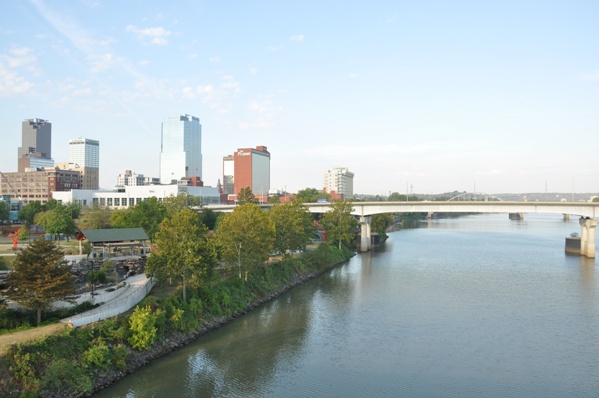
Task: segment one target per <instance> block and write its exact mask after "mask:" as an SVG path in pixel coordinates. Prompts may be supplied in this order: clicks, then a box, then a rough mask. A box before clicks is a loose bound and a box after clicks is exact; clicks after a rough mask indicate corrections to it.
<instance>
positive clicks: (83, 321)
mask: <svg viewBox="0 0 599 398" xmlns="http://www.w3.org/2000/svg"><path fill="white" fill-rule="evenodd" d="M125 282H127V287H123V288H120V289H117V290H115V292H118V294H113V295H112V297H111V298H109V296H108V294H109V293H114V292H104V293H99V294H98V295H96V294H94V300H95V302H96V303H100V301H99V300H100V299H102V298H105V299H106V301H102V303H103V304H102V305H100V306H99V307H97V308H94V309H92V310H89V311H86V312H83V313H81V314H78V315H75V316H73V317H71V318H67V319H61V321H60V322H59V323H54V324H51V325H47V326H40V327H36V328H32V329H28V330H24V331H20V332H14V333H9V334H3V335H0V355H4V354H5V353H6V350H8V347H10V345H12V344H17V343H25V342H28V341H31V340H37V339H41V338H43V337H45V336H48V335H51V334H56V333H60V332H61V331H63V330H64V329H65V328H67V327H69V326H71V327H78V326H83V325H88V324H90V323H93V322H97V321H100V320H104V319H107V318H110V317H113V316H116V315H119V314H122V313H123V312H126V311H128V310H130V309H131V308H133V307H134V306H135V305H137V303H139V302H140V301H141V300H142V299H143V298H144V297H146V295H147V294H148V293H149V292H150V290H152V287H154V284H155V282H154V280H153V279H152V278H150V279H148V278H146V276H145V275H144V274H140V275H134V276H131V277H129V278H127V279H126V280H125ZM119 290H120V291H121V292H119ZM100 292H101V291H100ZM90 296H91V294H90V293H84V294H83V295H82V296H81V297H80V299H79V300H78V301H80V300H81V299H83V301H85V300H89V299H90Z"/></svg>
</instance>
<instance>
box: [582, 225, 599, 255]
mask: <svg viewBox="0 0 599 398" xmlns="http://www.w3.org/2000/svg"><path fill="white" fill-rule="evenodd" d="M578 222H579V223H580V254H581V255H582V256H586V257H589V258H595V228H596V227H597V220H595V219H592V218H584V217H580V219H579V220H578Z"/></svg>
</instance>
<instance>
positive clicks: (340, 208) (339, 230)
mask: <svg viewBox="0 0 599 398" xmlns="http://www.w3.org/2000/svg"><path fill="white" fill-rule="evenodd" d="M352 210H353V207H352V202H351V201H348V200H338V201H335V202H333V203H331V209H330V210H329V211H328V212H326V213H325V214H324V215H323V216H322V219H321V222H320V224H321V225H322V227H323V228H324V229H325V230H326V231H327V240H329V241H332V242H338V244H339V250H341V245H342V244H345V245H346V246H351V243H352V241H353V239H354V237H355V233H356V227H357V226H358V222H357V221H356V219H355V218H354V216H353V215H352V214H351V212H352Z"/></svg>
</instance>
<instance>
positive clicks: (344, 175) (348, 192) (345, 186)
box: [324, 167, 354, 199]
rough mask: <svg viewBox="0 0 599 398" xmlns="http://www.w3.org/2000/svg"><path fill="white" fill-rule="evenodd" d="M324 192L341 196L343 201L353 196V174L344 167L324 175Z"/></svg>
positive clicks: (328, 171)
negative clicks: (333, 192)
mask: <svg viewBox="0 0 599 398" xmlns="http://www.w3.org/2000/svg"><path fill="white" fill-rule="evenodd" d="M324 190H325V191H326V192H331V191H335V192H337V193H339V194H342V195H343V198H344V199H351V198H353V196H354V173H352V172H351V171H349V170H348V169H347V168H346V167H336V168H334V169H333V170H327V171H326V172H325V173H324Z"/></svg>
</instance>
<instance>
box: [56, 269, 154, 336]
mask: <svg viewBox="0 0 599 398" xmlns="http://www.w3.org/2000/svg"><path fill="white" fill-rule="evenodd" d="M154 284H155V281H154V278H148V279H147V280H146V282H145V283H144V284H143V286H141V287H139V288H137V289H135V291H133V292H131V293H129V294H127V295H126V296H124V297H121V298H119V299H117V300H114V301H111V302H110V303H107V304H103V305H101V306H100V307H98V308H95V309H93V310H90V311H86V312H84V313H82V314H79V315H75V316H73V317H71V318H67V319H62V320H61V322H64V323H69V324H71V325H72V326H74V327H79V326H83V325H88V324H90V323H93V322H98V321H102V320H104V319H107V318H111V317H113V316H116V315H119V314H122V313H123V312H125V311H127V310H129V309H131V308H133V307H134V306H135V305H136V304H137V303H139V302H140V301H141V300H142V299H143V298H144V297H146V295H147V294H148V293H149V292H150V290H152V288H153V287H154Z"/></svg>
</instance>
